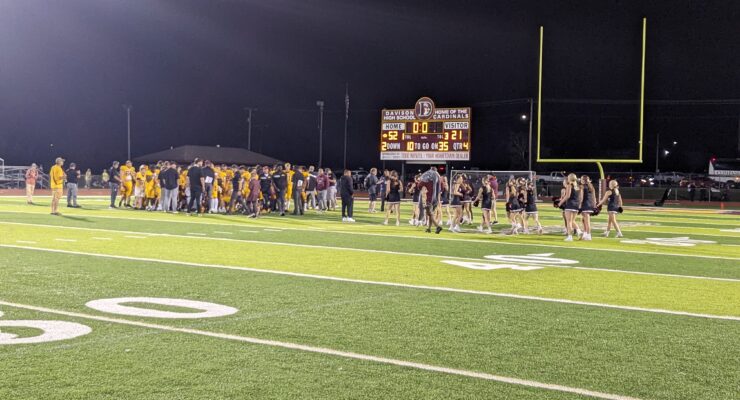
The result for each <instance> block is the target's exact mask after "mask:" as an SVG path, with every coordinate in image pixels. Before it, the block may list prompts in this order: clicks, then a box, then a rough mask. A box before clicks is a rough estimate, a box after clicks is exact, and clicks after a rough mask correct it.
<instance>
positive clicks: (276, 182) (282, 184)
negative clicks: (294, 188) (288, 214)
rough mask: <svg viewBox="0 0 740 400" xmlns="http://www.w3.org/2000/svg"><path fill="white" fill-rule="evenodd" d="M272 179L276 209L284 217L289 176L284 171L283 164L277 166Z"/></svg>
mask: <svg viewBox="0 0 740 400" xmlns="http://www.w3.org/2000/svg"><path fill="white" fill-rule="evenodd" d="M270 180H271V182H272V186H273V187H274V188H275V209H276V211H278V212H280V216H281V217H283V216H285V204H286V202H285V191H286V190H287V189H288V176H287V175H286V173H285V171H283V167H282V166H280V165H278V166H276V167H275V172H273V173H272V176H271V178H270Z"/></svg>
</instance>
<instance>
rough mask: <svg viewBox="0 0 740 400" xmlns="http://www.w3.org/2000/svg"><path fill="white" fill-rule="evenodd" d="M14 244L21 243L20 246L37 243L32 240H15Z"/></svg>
mask: <svg viewBox="0 0 740 400" xmlns="http://www.w3.org/2000/svg"><path fill="white" fill-rule="evenodd" d="M15 242H16V243H22V244H36V243H37V242H34V241H33V240H16V241H15Z"/></svg>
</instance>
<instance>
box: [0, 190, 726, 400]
mask: <svg viewBox="0 0 740 400" xmlns="http://www.w3.org/2000/svg"><path fill="white" fill-rule="evenodd" d="M80 203H81V204H82V205H83V207H84V208H81V209H69V208H65V207H62V208H61V212H62V213H63V216H61V217H56V216H51V215H49V206H48V204H49V198H48V197H47V198H43V197H41V198H39V199H38V200H37V205H35V206H30V205H26V204H25V199H24V198H15V197H0V227H1V228H0V399H65V400H70V399H168V400H169V399H249V398H253V399H263V398H265V399H328V398H331V399H589V398H597V399H685V400H699V399H712V400H715V399H740V215H738V214H733V213H731V212H720V211H719V210H683V209H661V210H654V209H640V208H627V209H626V210H625V213H624V214H622V215H620V222H621V224H622V230H623V232H624V235H625V237H624V238H620V239H617V238H615V237H614V233H613V232H612V236H611V237H610V238H603V237H601V233H602V231H603V228H604V226H605V224H606V215H599V216H597V217H595V218H594V231H593V241H591V242H584V241H574V242H564V241H563V236H562V235H561V234H560V231H561V226H562V221H561V217H560V213H559V211H558V210H555V209H554V208H552V207H550V206H549V205H548V204H547V203H545V204H543V205H541V206H540V210H541V212H540V214H541V220H542V222H543V225H544V226H545V229H546V231H547V232H548V233H546V234H544V235H536V234H531V235H518V236H512V235H508V234H505V233H506V232H507V231H508V228H509V226H508V224H506V223H505V215H504V212H503V204H501V207H500V209H499V220H500V221H501V224H499V225H495V226H494V232H493V234H483V233H478V232H476V231H475V227H476V226H477V224H476V225H470V226H467V231H465V232H464V233H462V234H453V233H450V232H448V231H447V230H445V231H444V232H442V233H441V234H440V235H434V234H428V233H425V232H424V231H423V230H422V228H417V227H413V226H410V225H409V224H408V223H407V221H408V219H409V218H410V205H408V204H404V205H403V207H402V210H401V211H402V216H403V218H402V225H401V226H400V227H396V226H383V225H382V224H381V222H382V221H383V216H382V215H381V214H380V213H377V214H368V213H367V212H364V210H365V209H366V202H364V201H359V200H358V201H356V203H355V209H356V213H355V219H356V220H357V223H354V224H349V223H342V222H340V216H339V213H338V212H329V213H326V214H317V213H315V212H313V211H310V212H308V213H307V214H306V215H305V216H303V217H292V216H286V217H279V216H272V215H271V216H265V217H263V218H259V219H256V220H255V219H249V218H246V217H244V216H227V215H205V216H202V217H196V216H186V215H184V214H179V215H171V214H164V213H161V212H145V211H130V210H109V209H108V208H107V200H106V199H105V198H104V197H82V198H81V199H80ZM475 212H476V217H477V218H479V216H480V212H479V210H477V209H476V210H475Z"/></svg>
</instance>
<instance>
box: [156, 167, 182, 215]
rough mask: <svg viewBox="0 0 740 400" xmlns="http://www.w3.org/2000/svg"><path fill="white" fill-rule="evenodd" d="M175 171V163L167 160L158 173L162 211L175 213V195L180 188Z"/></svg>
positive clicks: (178, 177)
mask: <svg viewBox="0 0 740 400" xmlns="http://www.w3.org/2000/svg"><path fill="white" fill-rule="evenodd" d="M179 179H180V174H178V173H177V164H176V163H175V162H172V163H170V162H169V161H165V162H164V168H163V169H162V171H160V173H159V183H160V185H161V186H162V197H163V198H164V199H163V200H162V211H164V212H170V213H173V214H177V195H178V194H179V191H180V188H179V185H178V180H179Z"/></svg>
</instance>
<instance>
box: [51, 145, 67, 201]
mask: <svg viewBox="0 0 740 400" xmlns="http://www.w3.org/2000/svg"><path fill="white" fill-rule="evenodd" d="M62 165H64V159H63V158H62V157H57V159H56V160H54V166H53V167H51V170H49V186H50V187H51V215H62V214H60V213H59V199H61V198H62V193H63V192H64V179H65V178H66V174H65V173H64V169H62Z"/></svg>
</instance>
